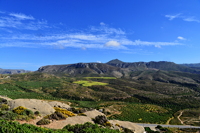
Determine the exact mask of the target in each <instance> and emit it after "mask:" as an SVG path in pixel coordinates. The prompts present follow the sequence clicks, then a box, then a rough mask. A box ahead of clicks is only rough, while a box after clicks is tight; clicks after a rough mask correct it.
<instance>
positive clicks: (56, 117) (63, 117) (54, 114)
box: [44, 111, 68, 120]
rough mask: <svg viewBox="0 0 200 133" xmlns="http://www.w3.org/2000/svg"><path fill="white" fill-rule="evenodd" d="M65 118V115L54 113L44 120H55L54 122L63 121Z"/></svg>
mask: <svg viewBox="0 0 200 133" xmlns="http://www.w3.org/2000/svg"><path fill="white" fill-rule="evenodd" d="M67 117H68V116H67V115H65V114H62V113H61V112H58V111H56V112H54V113H53V114H51V115H47V116H45V117H44V118H45V119H50V120H53V119H55V120H63V119H66V118H67Z"/></svg>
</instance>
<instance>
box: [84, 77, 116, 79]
mask: <svg viewBox="0 0 200 133" xmlns="http://www.w3.org/2000/svg"><path fill="white" fill-rule="evenodd" d="M85 78H86V79H117V78H115V77H85Z"/></svg>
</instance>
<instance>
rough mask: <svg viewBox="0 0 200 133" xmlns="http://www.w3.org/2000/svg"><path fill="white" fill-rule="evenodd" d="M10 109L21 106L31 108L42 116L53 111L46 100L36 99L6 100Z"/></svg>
mask: <svg viewBox="0 0 200 133" xmlns="http://www.w3.org/2000/svg"><path fill="white" fill-rule="evenodd" d="M8 105H9V106H10V109H14V108H16V107H19V106H23V107H25V108H28V109H30V110H32V111H33V112H35V111H39V112H40V114H41V115H42V116H45V115H49V114H52V113H54V112H55V110H54V108H53V107H52V106H50V105H49V104H48V102H46V101H43V100H37V99H15V100H11V101H9V102H8Z"/></svg>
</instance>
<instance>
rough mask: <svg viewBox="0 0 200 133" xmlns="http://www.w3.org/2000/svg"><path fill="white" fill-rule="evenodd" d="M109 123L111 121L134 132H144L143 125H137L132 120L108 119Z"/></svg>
mask: <svg viewBox="0 0 200 133" xmlns="http://www.w3.org/2000/svg"><path fill="white" fill-rule="evenodd" d="M109 122H110V123H112V124H113V125H116V124H117V125H120V126H121V127H124V128H128V129H130V130H132V131H134V133H144V131H145V130H144V127H142V126H140V125H137V124H135V123H133V122H129V121H119V120H109Z"/></svg>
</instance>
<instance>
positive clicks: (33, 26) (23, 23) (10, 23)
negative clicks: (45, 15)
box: [0, 12, 48, 30]
mask: <svg viewBox="0 0 200 133" xmlns="http://www.w3.org/2000/svg"><path fill="white" fill-rule="evenodd" d="M47 27H48V26H47V21H45V20H36V19H35V18H34V17H32V16H31V15H25V14H22V13H6V12H1V15H0V28H12V29H13V30H14V29H18V30H24V29H26V30H38V29H42V28H47ZM10 30H11V29H10Z"/></svg>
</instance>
